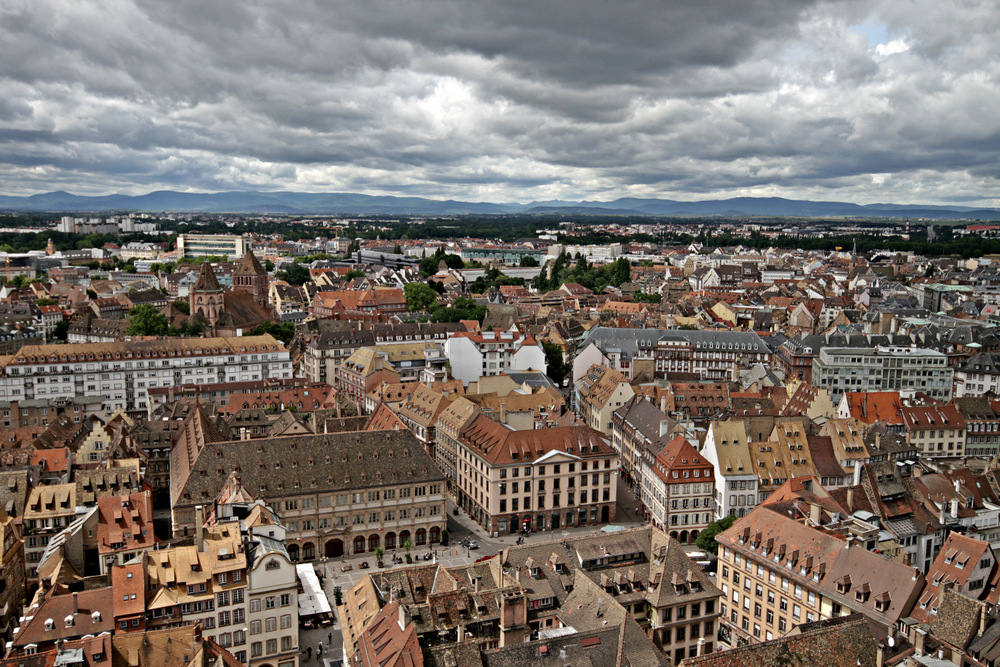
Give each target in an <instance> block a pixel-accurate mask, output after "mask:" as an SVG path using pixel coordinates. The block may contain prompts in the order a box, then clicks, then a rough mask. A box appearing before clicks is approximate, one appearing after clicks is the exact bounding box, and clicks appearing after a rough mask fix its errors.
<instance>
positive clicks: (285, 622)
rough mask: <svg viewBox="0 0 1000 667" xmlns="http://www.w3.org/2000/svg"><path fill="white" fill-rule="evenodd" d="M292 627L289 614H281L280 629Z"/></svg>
mask: <svg viewBox="0 0 1000 667" xmlns="http://www.w3.org/2000/svg"><path fill="white" fill-rule="evenodd" d="M290 627H292V616H291V614H283V615H282V617H281V629H282V630H287V629H288V628H290Z"/></svg>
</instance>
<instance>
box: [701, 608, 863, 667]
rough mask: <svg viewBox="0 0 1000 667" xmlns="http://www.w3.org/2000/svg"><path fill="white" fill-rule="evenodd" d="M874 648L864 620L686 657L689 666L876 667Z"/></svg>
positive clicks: (856, 619) (853, 620) (861, 618)
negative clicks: (808, 666)
mask: <svg viewBox="0 0 1000 667" xmlns="http://www.w3.org/2000/svg"><path fill="white" fill-rule="evenodd" d="M876 657H877V646H876V644H875V639H874V638H873V637H872V633H871V630H870V628H869V625H868V623H867V621H865V619H864V618H863V617H862V616H860V615H858V616H857V617H855V618H852V619H851V620H850V621H849V622H845V623H838V624H834V625H827V626H821V627H819V628H817V629H815V630H809V631H807V632H803V633H801V634H793V635H788V636H785V637H781V638H780V639H774V640H771V641H768V642H762V643H758V644H750V645H748V646H741V647H739V648H736V649H733V650H729V651H719V652H716V653H708V654H706V655H702V656H699V657H697V658H687V659H685V660H683V661H682V662H681V665H690V666H691V667H695V666H697V667H751V666H753V667H778V666H779V665H803V666H804V665H823V666H824V667H858V666H859V665H860V666H861V667H875V665H876Z"/></svg>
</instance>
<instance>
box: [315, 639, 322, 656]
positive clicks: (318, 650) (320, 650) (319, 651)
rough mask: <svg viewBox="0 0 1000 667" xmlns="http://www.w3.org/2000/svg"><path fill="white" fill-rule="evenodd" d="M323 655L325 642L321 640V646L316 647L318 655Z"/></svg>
mask: <svg viewBox="0 0 1000 667" xmlns="http://www.w3.org/2000/svg"><path fill="white" fill-rule="evenodd" d="M322 656H323V642H319V648H317V649H316V657H322Z"/></svg>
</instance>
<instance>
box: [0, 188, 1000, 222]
mask: <svg viewBox="0 0 1000 667" xmlns="http://www.w3.org/2000/svg"><path fill="white" fill-rule="evenodd" d="M0 210H5V211H23V212H96V211H151V212H176V213H259V214H266V213H273V214H292V215H294V214H301V215H309V214H328V215H359V216H363V215H419V216H451V215H502V214H518V213H522V214H554V215H609V216H660V217H678V218H680V217H691V216H720V217H721V216H728V217H740V216H784V217H805V218H816V217H849V218H913V219H919V218H924V219H939V220H944V219H960V220H1000V209H992V208H972V207H967V206H920V205H901V204H868V205H859V204H850V203H846V202H834V201H809V200H794V199H782V198H780V197H766V198H763V197H762V198H757V197H737V198H734V199H708V200H702V201H675V200H671V199H636V198H629V197H626V198H621V199H615V200H614V201H607V202H600V201H559V200H555V201H540V202H532V203H530V204H512V203H490V202H466V201H455V200H450V199H449V200H437V199H425V198H422V197H390V196H372V195H362V194H352V193H322V192H318V193H310V192H253V191H250V192H212V193H190V192H174V191H171V190H160V191H157V192H150V193H148V194H145V195H137V196H131V195H121V194H112V195H104V196H97V197H84V196H80V195H74V194H70V193H68V192H61V191H60V192H48V193H45V194H39V195H32V196H30V197H8V196H2V195H0Z"/></svg>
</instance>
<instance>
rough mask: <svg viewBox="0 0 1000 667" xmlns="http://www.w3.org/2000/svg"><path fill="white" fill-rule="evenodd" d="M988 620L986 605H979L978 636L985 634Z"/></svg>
mask: <svg viewBox="0 0 1000 667" xmlns="http://www.w3.org/2000/svg"><path fill="white" fill-rule="evenodd" d="M989 619H990V615H989V614H987V613H986V605H984V604H982V603H980V604H979V635H980V636H982V635H983V634H985V633H986V621H988V620H989Z"/></svg>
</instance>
